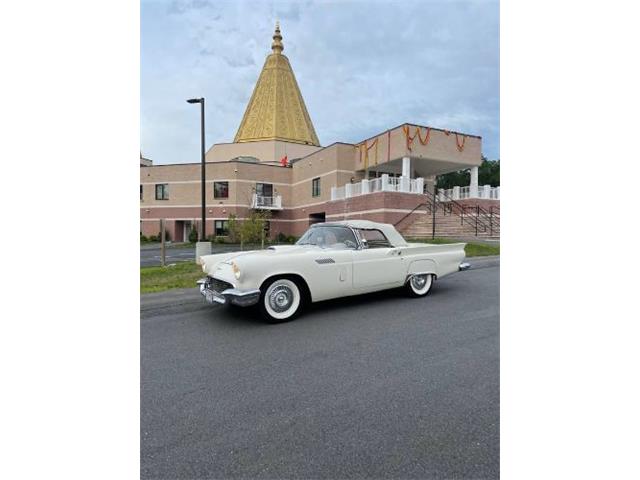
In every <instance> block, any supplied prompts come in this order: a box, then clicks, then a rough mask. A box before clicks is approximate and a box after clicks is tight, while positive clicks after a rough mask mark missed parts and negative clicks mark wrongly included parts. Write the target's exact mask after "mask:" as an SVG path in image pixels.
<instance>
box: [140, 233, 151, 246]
mask: <svg viewBox="0 0 640 480" xmlns="http://www.w3.org/2000/svg"><path fill="white" fill-rule="evenodd" d="M148 241H149V239H148V238H147V236H146V235H143V234H142V232H140V242H142V243H147V242H148Z"/></svg>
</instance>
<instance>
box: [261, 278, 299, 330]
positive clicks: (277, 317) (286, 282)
mask: <svg viewBox="0 0 640 480" xmlns="http://www.w3.org/2000/svg"><path fill="white" fill-rule="evenodd" d="M301 306H302V292H301V289H300V287H299V286H298V284H297V283H296V282H294V281H293V280H290V279H288V278H276V279H275V280H272V281H271V282H268V283H266V284H265V285H264V287H263V288H262V294H261V295H260V311H261V312H262V315H263V316H264V318H265V319H266V320H267V321H268V322H270V323H279V322H286V321H288V320H292V319H293V318H294V317H295V316H296V314H297V313H298V312H299V311H300V307H301Z"/></svg>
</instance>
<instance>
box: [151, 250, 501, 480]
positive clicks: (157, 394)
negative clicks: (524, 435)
mask: <svg viewBox="0 0 640 480" xmlns="http://www.w3.org/2000/svg"><path fill="white" fill-rule="evenodd" d="M470 262H471V263H472V269H471V270H469V271H466V272H460V273H456V274H453V275H451V276H448V277H445V278H443V279H441V280H439V281H437V282H436V284H435V286H434V288H433V290H432V292H431V293H430V294H429V295H428V296H427V297H426V298H422V299H411V298H407V297H405V296H404V295H403V294H402V293H401V292H399V291H387V292H382V293H375V294H369V295H365V296H359V297H353V298H344V299H339V300H334V301H328V302H322V303H319V304H314V305H313V306H312V307H311V308H310V309H309V310H308V311H306V312H305V313H304V314H303V315H301V316H300V317H299V318H298V319H297V320H295V321H293V322H289V323H284V324H278V325H268V324H264V323H262V322H261V321H260V320H259V319H258V316H257V313H256V312H255V311H254V310H247V309H240V308H234V307H222V306H215V307H212V306H209V305H205V304H203V303H202V301H201V299H200V297H199V295H198V293H197V292H196V290H195V289H193V290H186V291H185V290H177V291H169V292H163V293H158V294H149V295H144V296H142V297H141V475H142V478H240V477H243V478H327V479H329V478H332V479H335V478H364V477H368V478H371V477H375V478H383V477H384V478H498V476H499V258H495V257H494V258H485V259H471V260H470Z"/></svg>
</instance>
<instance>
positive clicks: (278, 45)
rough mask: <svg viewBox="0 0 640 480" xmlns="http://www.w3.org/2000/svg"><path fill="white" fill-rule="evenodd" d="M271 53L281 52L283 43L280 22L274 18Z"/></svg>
mask: <svg viewBox="0 0 640 480" xmlns="http://www.w3.org/2000/svg"><path fill="white" fill-rule="evenodd" d="M271 50H273V53H282V50H284V45H282V35H280V22H279V21H277V20H276V31H275V33H274V34H273V43H272V44H271Z"/></svg>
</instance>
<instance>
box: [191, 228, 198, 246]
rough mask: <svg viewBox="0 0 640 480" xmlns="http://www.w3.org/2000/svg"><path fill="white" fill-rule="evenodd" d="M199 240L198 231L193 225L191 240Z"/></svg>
mask: <svg viewBox="0 0 640 480" xmlns="http://www.w3.org/2000/svg"><path fill="white" fill-rule="evenodd" d="M197 241H198V231H197V230H196V228H195V227H194V226H192V227H191V231H190V232H189V242H191V243H196V242H197Z"/></svg>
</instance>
